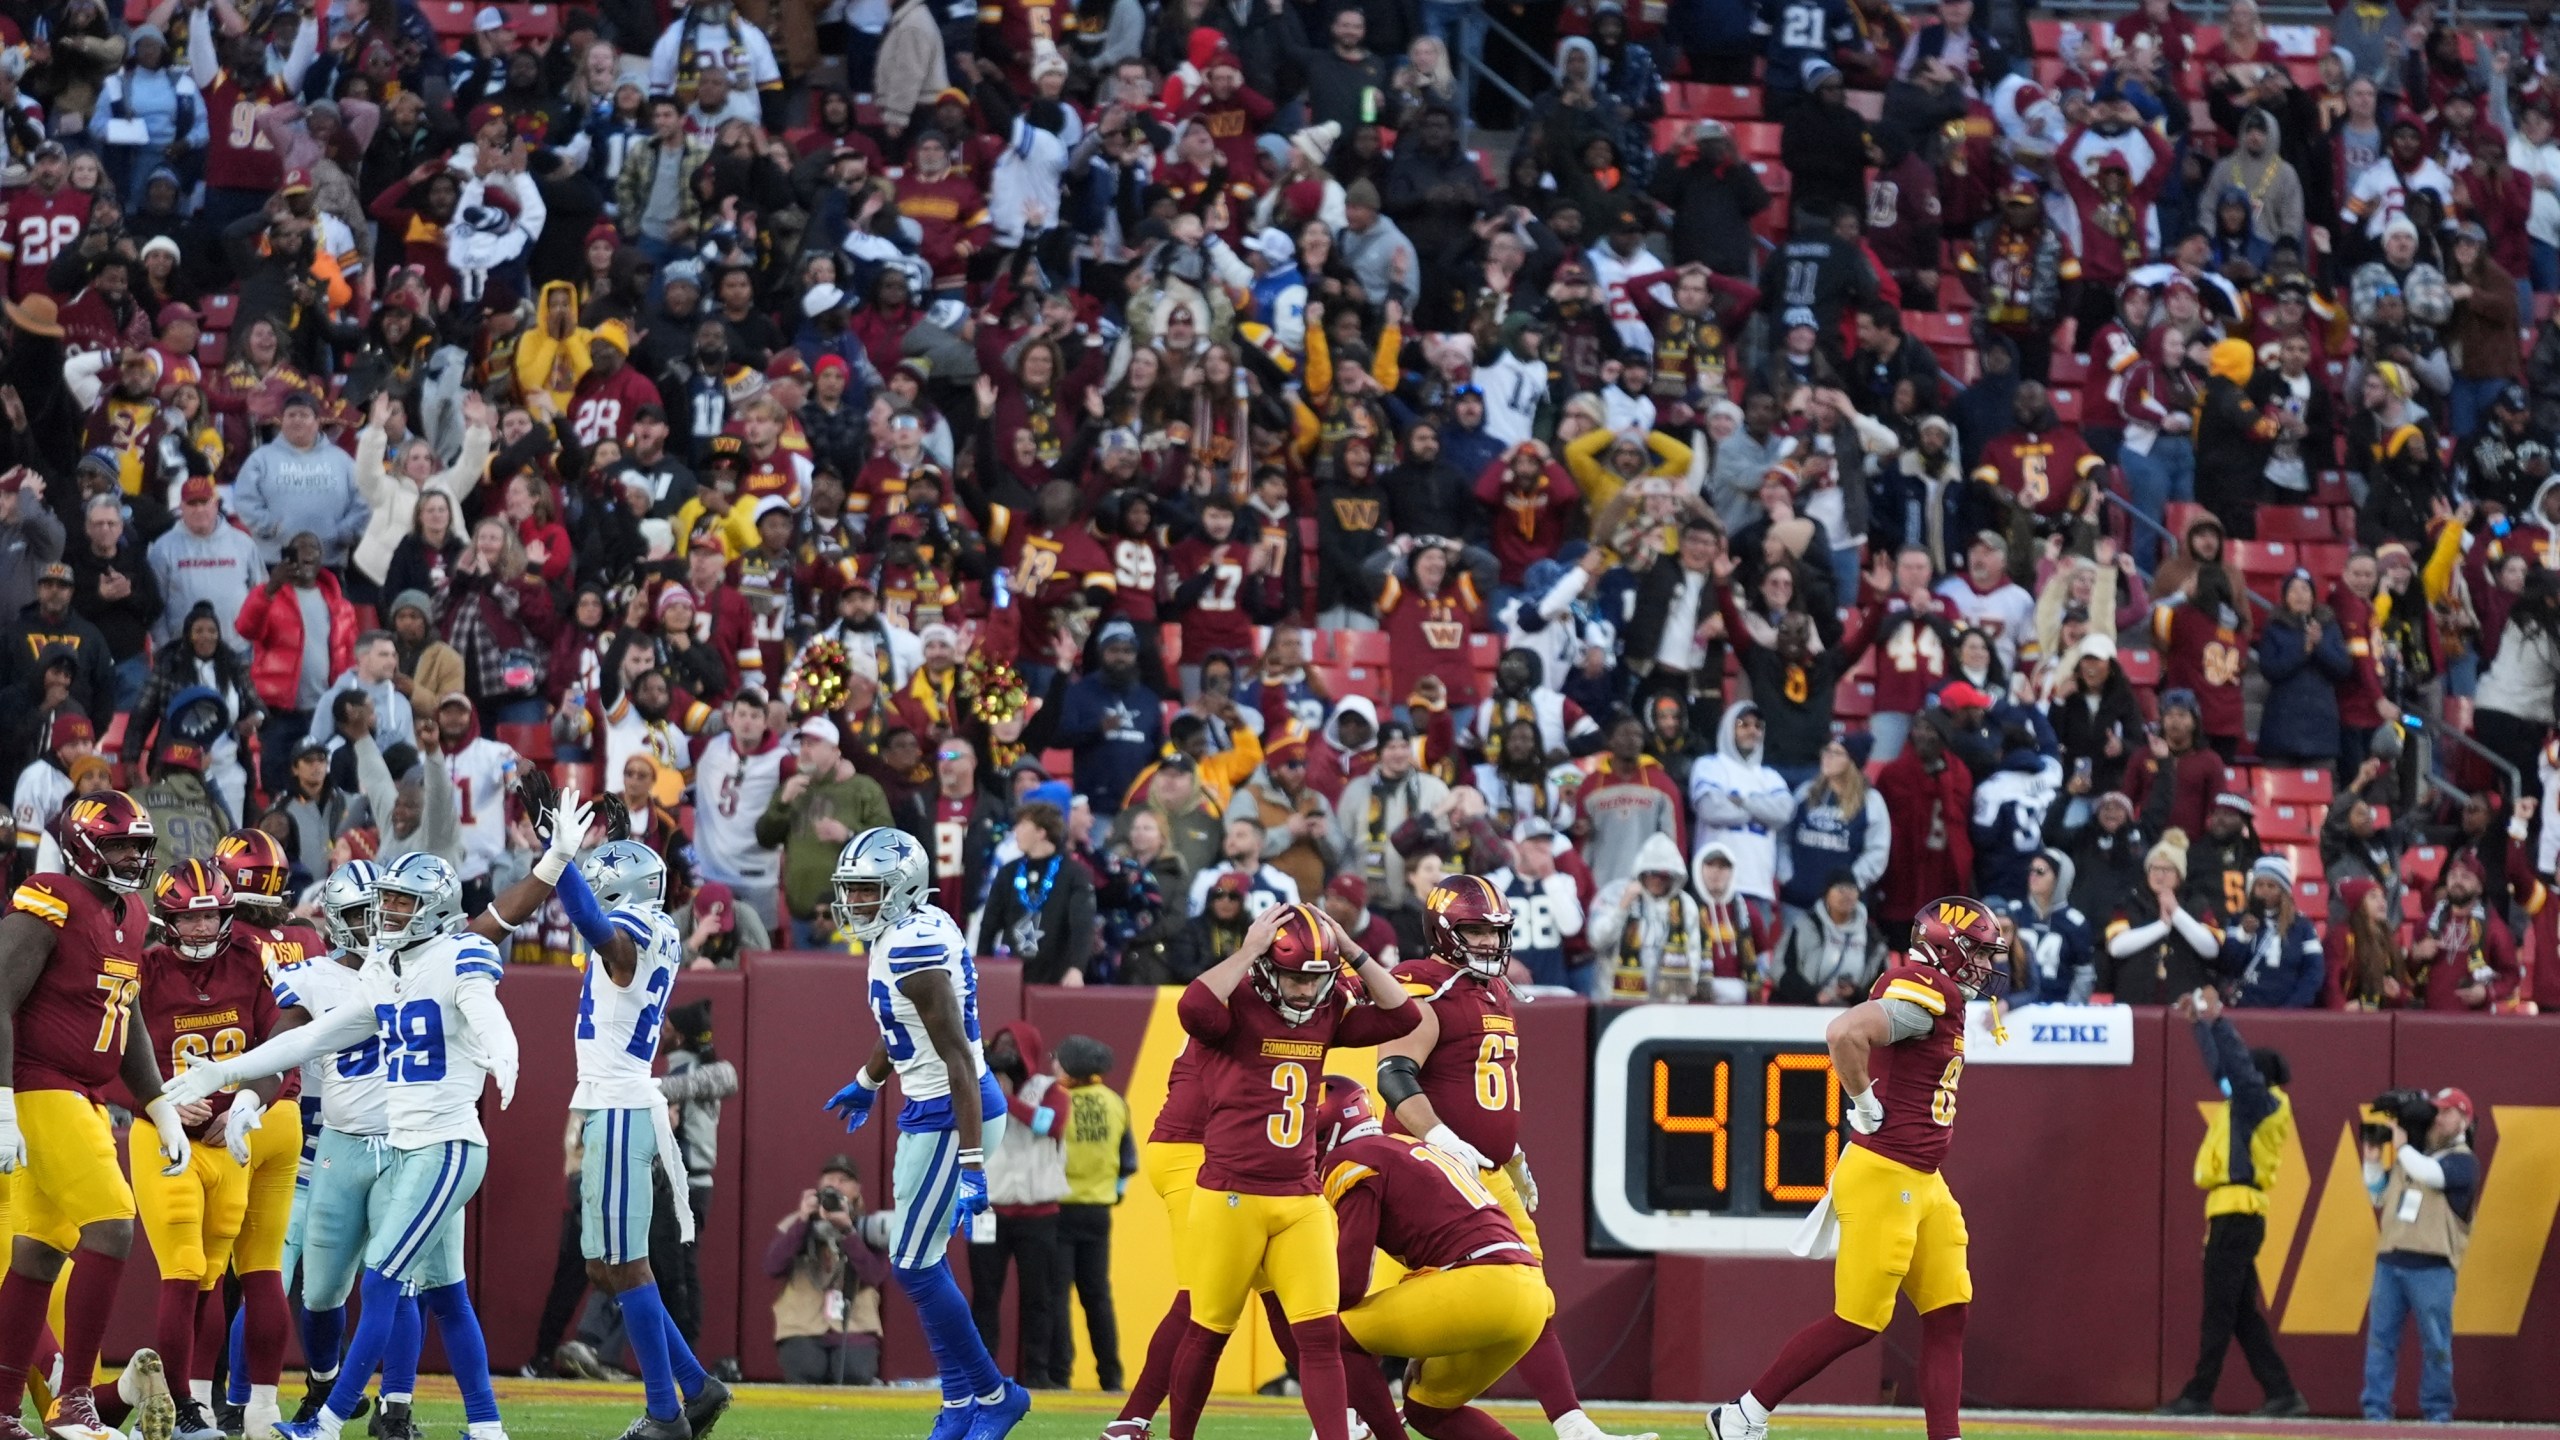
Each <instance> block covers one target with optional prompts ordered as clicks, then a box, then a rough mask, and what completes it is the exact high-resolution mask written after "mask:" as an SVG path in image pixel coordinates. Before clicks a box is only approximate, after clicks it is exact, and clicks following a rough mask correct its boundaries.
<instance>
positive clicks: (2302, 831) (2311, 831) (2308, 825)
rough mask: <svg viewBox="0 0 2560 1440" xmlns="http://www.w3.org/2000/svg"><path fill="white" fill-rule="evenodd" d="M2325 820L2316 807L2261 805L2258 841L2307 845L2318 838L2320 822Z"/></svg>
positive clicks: (2320, 809)
mask: <svg viewBox="0 0 2560 1440" xmlns="http://www.w3.org/2000/svg"><path fill="white" fill-rule="evenodd" d="M2323 818H2325V817H2324V815H2323V813H2322V807H2320V806H2317V805H2261V806H2259V807H2258V839H2259V840H2260V841H2262V842H2267V843H2275V842H2284V843H2289V844H2292V843H2299V844H2308V843H2311V842H2314V841H2317V840H2318V839H2319V838H2320V822H2321V820H2322V819H2323Z"/></svg>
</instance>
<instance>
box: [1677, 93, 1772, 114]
mask: <svg viewBox="0 0 2560 1440" xmlns="http://www.w3.org/2000/svg"><path fill="white" fill-rule="evenodd" d="M1680 88H1681V90H1682V91H1683V93H1684V97H1685V99H1686V101H1687V103H1688V106H1689V113H1690V114H1692V115H1700V116H1711V117H1713V118H1715V119H1718V120H1757V119H1759V118H1760V115H1761V100H1760V91H1759V89H1758V87H1756V86H1751V85H1697V84H1691V85H1684V86H1682V87H1680Z"/></svg>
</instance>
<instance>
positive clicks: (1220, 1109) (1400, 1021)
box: [1179, 980, 1422, 1195]
mask: <svg viewBox="0 0 2560 1440" xmlns="http://www.w3.org/2000/svg"><path fill="white" fill-rule="evenodd" d="M1179 1013H1180V1014H1181V1016H1182V1028H1183V1029H1184V1030H1185V1031H1187V1032H1189V1034H1190V1035H1191V1038H1192V1039H1193V1040H1194V1041H1196V1042H1197V1043H1199V1044H1200V1045H1201V1046H1203V1047H1204V1048H1206V1049H1208V1050H1211V1051H1215V1052H1217V1053H1218V1054H1219V1055H1222V1056H1224V1057H1225V1060H1226V1063H1224V1064H1211V1065H1204V1066H1202V1067H1201V1069H1200V1073H1199V1077H1198V1082H1197V1083H1199V1084H1201V1085H1204V1086H1206V1087H1208V1089H1207V1095H1206V1099H1207V1102H1208V1119H1207V1123H1206V1124H1205V1126H1204V1127H1203V1133H1202V1135H1201V1146H1202V1152H1203V1153H1202V1157H1201V1162H1200V1187H1201V1188H1202V1189H1204V1190H1232V1191H1236V1192H1238V1193H1241V1194H1246V1195H1315V1194H1319V1193H1321V1190H1320V1187H1319V1186H1318V1185H1317V1183H1316V1152H1315V1144H1314V1136H1313V1133H1312V1127H1311V1126H1309V1124H1308V1123H1307V1122H1308V1114H1309V1112H1310V1111H1311V1110H1313V1109H1314V1108H1315V1102H1316V1100H1317V1098H1318V1096H1317V1091H1318V1089H1319V1087H1321V1086H1322V1084H1323V1082H1324V1056H1325V1051H1327V1050H1329V1049H1333V1048H1335V1047H1337V1046H1339V1047H1342V1048H1345V1049H1356V1048H1358V1047H1360V1046H1363V1045H1376V1044H1378V1043H1380V1042H1382V1041H1387V1040H1393V1039H1395V1038H1396V1037H1397V1036H1399V1035H1403V1034H1407V1033H1409V1032H1410V1031H1411V1030H1412V1029H1413V1027H1414V1026H1416V1025H1419V1024H1421V1023H1422V1011H1421V1009H1420V1007H1419V1003H1418V1002H1408V1003H1406V1004H1404V1005H1400V1006H1398V1007H1397V1008H1395V1009H1393V1010H1381V1009H1379V1008H1377V1007H1376V1006H1374V1005H1368V1004H1362V1003H1358V1002H1355V1001H1354V1000H1353V999H1352V998H1351V996H1350V995H1349V994H1347V993H1345V991H1344V990H1343V989H1342V988H1341V987H1340V986H1337V987H1336V988H1335V990H1334V993H1333V997H1332V999H1331V1000H1329V1001H1328V1002H1327V1003H1326V1004H1325V1006H1324V1007H1323V1008H1322V1009H1320V1010H1318V1011H1317V1012H1316V1013H1315V1015H1314V1017H1313V1018H1311V1019H1309V1020H1308V1021H1307V1023H1305V1024H1304V1025H1292V1024H1290V1023H1289V1022H1288V1021H1287V1020H1284V1019H1282V1018H1281V1016H1280V1012H1279V1011H1278V1010H1276V1009H1274V1008H1272V1005H1271V1002H1270V1001H1268V1000H1265V999H1263V998H1262V996H1261V995H1260V994H1259V993H1258V992H1257V991H1255V989H1254V988H1253V985H1252V983H1251V982H1250V981H1247V982H1246V983H1243V984H1239V985H1237V986H1236V988H1235V993H1233V994H1231V995H1229V996H1228V997H1227V1000H1226V1003H1224V1004H1220V1003H1219V1001H1218V997H1217V996H1216V994H1214V993H1213V992H1211V990H1210V989H1209V987H1208V986H1206V985H1204V984H1202V983H1201V982H1199V981H1197V980H1194V981H1192V982H1191V986H1190V988H1189V989H1187V990H1185V991H1183V992H1182V1002H1181V1005H1180V1007H1179Z"/></svg>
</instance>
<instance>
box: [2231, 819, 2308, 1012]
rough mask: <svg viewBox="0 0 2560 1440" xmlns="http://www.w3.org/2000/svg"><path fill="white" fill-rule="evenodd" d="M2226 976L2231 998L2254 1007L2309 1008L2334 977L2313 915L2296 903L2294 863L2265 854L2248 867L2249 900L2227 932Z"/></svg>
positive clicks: (2245, 1005)
mask: <svg viewBox="0 0 2560 1440" xmlns="http://www.w3.org/2000/svg"><path fill="white" fill-rule="evenodd" d="M2221 967H2222V974H2223V978H2224V979H2225V981H2226V982H2227V983H2229V984H2230V985H2231V987H2232V991H2231V1003H2232V1004H2233V1005H2234V1006H2238V1007H2242V1008H2250V1009H2285V1010H2307V1009H2310V1008H2311V1007H2312V1006H2313V1005H2315V1004H2317V1003H2318V1002H2319V999H2320V988H2321V987H2322V986H2323V985H2325V984H2327V983H2328V980H2329V958H2328V956H2327V955H2326V954H2324V953H2323V952H2322V950H2321V948H2320V931H2319V929H2318V927H2316V926H2314V925H2313V924H2312V923H2311V917H2309V916H2307V915H2304V914H2303V913H2302V912H2301V911H2299V910H2297V909H2295V908H2294V903H2293V865H2292V863H2291V862H2289V861H2287V860H2286V859H2285V858H2284V857H2283V856H2281V855H2261V856H2259V857H2258V860H2257V863H2256V864H2254V865H2252V866H2250V867H2249V904H2248V908H2247V909H2245V910H2243V911H2242V912H2241V913H2240V917H2239V921H2238V923H2237V924H2234V925H2231V926H2229V927H2228V928H2226V929H2225V930H2224V931H2223V932H2222V956H2221Z"/></svg>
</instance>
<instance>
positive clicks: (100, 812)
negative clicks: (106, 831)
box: [71, 800, 107, 825]
mask: <svg viewBox="0 0 2560 1440" xmlns="http://www.w3.org/2000/svg"><path fill="white" fill-rule="evenodd" d="M106 813H107V805H106V802H105V801H103V800H81V801H77V802H75V803H74V804H73V805H72V807H71V818H72V820H73V821H74V822H75V823H77V824H82V825H86V824H89V823H91V822H93V821H96V820H99V819H101V818H103V817H104V816H105V815H106Z"/></svg>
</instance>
